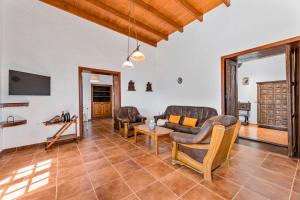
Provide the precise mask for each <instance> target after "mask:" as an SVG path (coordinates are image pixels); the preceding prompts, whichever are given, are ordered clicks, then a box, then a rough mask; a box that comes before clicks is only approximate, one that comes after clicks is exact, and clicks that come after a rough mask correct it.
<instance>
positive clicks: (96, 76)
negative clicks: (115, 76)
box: [90, 74, 100, 83]
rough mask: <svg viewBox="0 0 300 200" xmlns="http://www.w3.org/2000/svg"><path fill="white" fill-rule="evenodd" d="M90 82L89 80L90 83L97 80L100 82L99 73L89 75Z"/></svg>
mask: <svg viewBox="0 0 300 200" xmlns="http://www.w3.org/2000/svg"><path fill="white" fill-rule="evenodd" d="M90 82H91V83H99V82H100V78H99V75H97V74H92V75H91V79H90Z"/></svg>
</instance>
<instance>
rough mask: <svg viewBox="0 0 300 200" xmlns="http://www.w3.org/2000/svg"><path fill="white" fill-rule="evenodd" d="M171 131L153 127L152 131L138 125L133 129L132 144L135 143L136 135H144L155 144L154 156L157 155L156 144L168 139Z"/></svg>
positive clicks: (146, 126) (145, 126)
mask: <svg viewBox="0 0 300 200" xmlns="http://www.w3.org/2000/svg"><path fill="white" fill-rule="evenodd" d="M172 132H173V130H172V129H168V128H164V127H159V126H157V127H155V128H154V129H153V130H151V129H150V128H149V126H148V125H146V124H145V125H138V126H135V127H134V142H135V143H137V135H138V133H141V134H144V135H146V136H148V137H149V139H150V138H152V139H153V140H154V143H155V155H156V156H157V155H158V153H159V152H158V142H159V141H160V140H161V139H163V138H166V137H169V135H170V133H172Z"/></svg>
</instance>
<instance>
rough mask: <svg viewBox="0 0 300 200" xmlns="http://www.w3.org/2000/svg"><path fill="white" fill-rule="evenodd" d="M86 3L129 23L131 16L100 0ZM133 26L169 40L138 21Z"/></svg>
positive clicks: (88, 0) (90, 0) (165, 35)
mask: <svg viewBox="0 0 300 200" xmlns="http://www.w3.org/2000/svg"><path fill="white" fill-rule="evenodd" d="M86 1H87V2H89V3H91V4H93V5H94V6H96V7H99V8H102V9H104V10H106V11H107V12H109V13H111V14H113V15H115V16H117V17H119V18H121V19H123V20H125V21H127V22H128V20H129V19H128V18H129V16H127V15H125V14H123V13H121V12H119V11H118V10H116V9H114V8H112V7H110V6H108V5H106V4H104V3H102V2H101V1H99V0H86ZM130 20H131V21H132V22H133V21H134V18H132V17H130ZM133 26H135V27H138V28H142V29H144V30H145V31H147V32H150V33H152V34H154V35H156V36H158V37H160V38H162V39H165V40H168V35H167V34H165V33H161V32H159V31H157V30H155V29H154V28H152V27H150V26H148V25H146V24H144V23H142V22H141V21H139V20H137V19H135V23H133Z"/></svg>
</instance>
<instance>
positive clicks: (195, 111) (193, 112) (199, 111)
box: [165, 106, 218, 127]
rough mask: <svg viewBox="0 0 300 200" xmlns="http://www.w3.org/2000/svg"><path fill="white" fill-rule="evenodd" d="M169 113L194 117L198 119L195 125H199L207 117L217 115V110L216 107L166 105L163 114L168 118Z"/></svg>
mask: <svg viewBox="0 0 300 200" xmlns="http://www.w3.org/2000/svg"><path fill="white" fill-rule="evenodd" d="M170 115H179V116H183V117H191V118H196V119H198V122H197V124H196V126H198V127H200V126H202V124H203V123H204V122H205V121H206V120H207V119H209V118H211V117H213V116H217V115H218V112H217V110H216V109H214V108H209V107H196V106H168V107H167V109H166V111H165V116H166V118H167V119H169V117H170ZM183 117H182V118H181V122H180V124H182V122H183Z"/></svg>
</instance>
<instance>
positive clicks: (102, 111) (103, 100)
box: [91, 84, 112, 118]
mask: <svg viewBox="0 0 300 200" xmlns="http://www.w3.org/2000/svg"><path fill="white" fill-rule="evenodd" d="M91 90H92V118H105V117H112V102H111V100H112V90H111V85H95V84H93V85H92V88H91Z"/></svg>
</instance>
